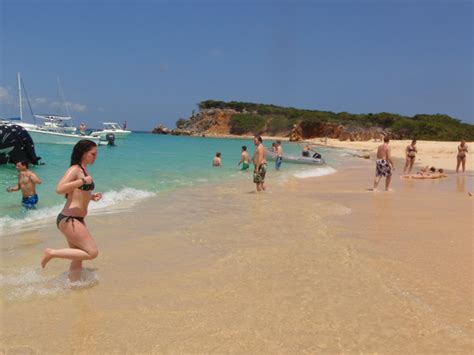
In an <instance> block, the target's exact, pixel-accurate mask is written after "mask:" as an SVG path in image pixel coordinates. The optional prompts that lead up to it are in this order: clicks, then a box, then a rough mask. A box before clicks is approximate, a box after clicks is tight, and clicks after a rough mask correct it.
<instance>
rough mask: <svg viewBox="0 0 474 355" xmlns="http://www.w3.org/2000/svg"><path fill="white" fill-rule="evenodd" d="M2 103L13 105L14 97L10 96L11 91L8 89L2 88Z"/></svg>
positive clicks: (0, 92) (0, 91)
mask: <svg viewBox="0 0 474 355" xmlns="http://www.w3.org/2000/svg"><path fill="white" fill-rule="evenodd" d="M0 102H1V103H4V104H6V103H11V102H12V96H11V95H10V91H9V90H8V88H6V87H3V86H0Z"/></svg>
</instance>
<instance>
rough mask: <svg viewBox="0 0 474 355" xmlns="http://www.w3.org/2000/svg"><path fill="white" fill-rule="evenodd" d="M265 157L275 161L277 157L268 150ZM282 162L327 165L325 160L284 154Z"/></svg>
mask: <svg viewBox="0 0 474 355" xmlns="http://www.w3.org/2000/svg"><path fill="white" fill-rule="evenodd" d="M265 156H266V157H267V159H269V160H275V159H276V155H275V154H274V153H272V152H271V151H268V150H266V151H265ZM282 161H283V162H284V163H295V164H308V165H323V164H326V162H325V161H324V159H323V158H312V157H303V156H297V155H291V154H283V156H282Z"/></svg>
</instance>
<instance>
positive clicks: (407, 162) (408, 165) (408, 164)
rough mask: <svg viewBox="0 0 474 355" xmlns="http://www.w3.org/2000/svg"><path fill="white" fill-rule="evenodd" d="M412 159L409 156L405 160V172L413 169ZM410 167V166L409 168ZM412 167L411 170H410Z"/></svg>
mask: <svg viewBox="0 0 474 355" xmlns="http://www.w3.org/2000/svg"><path fill="white" fill-rule="evenodd" d="M410 160H411V159H409V158H407V159H406V160H405V167H404V168H403V173H404V174H406V173H407V172H409V171H410V170H411V165H410ZM409 167H410V168H409ZM408 169H410V170H408Z"/></svg>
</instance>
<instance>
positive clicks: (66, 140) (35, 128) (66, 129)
mask: <svg viewBox="0 0 474 355" xmlns="http://www.w3.org/2000/svg"><path fill="white" fill-rule="evenodd" d="M23 87H24V85H23ZM21 88H22V80H21V76H20V73H18V96H19V100H20V120H19V121H17V122H13V121H12V123H16V124H17V125H19V126H22V127H23V128H25V129H26V130H27V131H28V133H29V134H30V136H31V138H32V139H33V142H35V144H37V143H42V144H76V143H77V142H78V141H80V140H81V139H89V140H91V141H94V142H95V143H97V144H99V141H100V138H99V137H93V136H81V135H78V134H74V133H75V132H76V128H75V127H70V126H67V125H66V124H64V121H67V120H70V119H71V117H70V116H58V115H35V114H34V113H33V110H32V109H31V105H30V101H29V98H28V96H27V101H28V106H29V108H30V112H31V115H32V116H33V118H41V119H43V120H45V123H44V124H43V125H37V124H32V123H27V122H24V121H23V103H22V93H21Z"/></svg>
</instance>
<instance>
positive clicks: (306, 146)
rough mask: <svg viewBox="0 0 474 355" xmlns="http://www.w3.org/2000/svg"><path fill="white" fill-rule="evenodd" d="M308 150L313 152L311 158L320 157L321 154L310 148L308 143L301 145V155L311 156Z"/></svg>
mask: <svg viewBox="0 0 474 355" xmlns="http://www.w3.org/2000/svg"><path fill="white" fill-rule="evenodd" d="M310 152H314V154H313V159H321V158H322V156H321V154H319V153H318V152H317V151H315V150H314V149H312V148H310V147H309V145H307V144H306V145H305V146H304V147H303V151H302V152H301V155H302V156H303V157H305V158H309V157H310V156H311V153H310Z"/></svg>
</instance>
